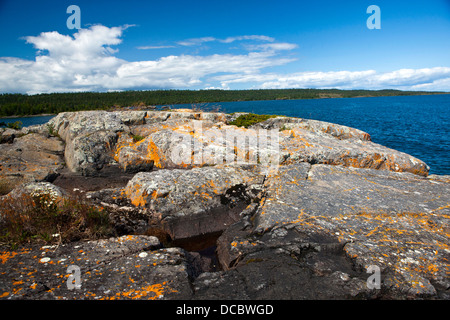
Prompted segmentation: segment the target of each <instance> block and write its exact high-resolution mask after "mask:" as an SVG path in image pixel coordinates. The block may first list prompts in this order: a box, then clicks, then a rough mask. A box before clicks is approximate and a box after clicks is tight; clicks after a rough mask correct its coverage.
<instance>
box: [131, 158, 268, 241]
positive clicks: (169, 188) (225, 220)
mask: <svg viewBox="0 0 450 320" xmlns="http://www.w3.org/2000/svg"><path fill="white" fill-rule="evenodd" d="M262 179H263V176H262V175H260V174H259V172H258V169H257V168H249V170H245V169H244V168H241V167H237V166H236V167H230V166H224V167H204V168H194V169H192V170H181V169H173V170H166V169H165V170H158V171H154V172H140V173H138V174H136V175H135V176H134V178H133V179H131V180H130V182H129V183H128V185H127V186H126V188H125V190H124V191H125V195H126V197H127V198H128V199H129V200H130V201H131V203H132V204H133V205H134V206H136V207H144V208H148V209H149V210H151V211H153V212H154V214H153V215H154V217H155V218H156V219H157V220H159V221H161V223H162V225H163V226H164V228H165V229H166V231H167V232H168V233H169V234H170V236H171V237H172V239H182V238H188V237H193V236H197V235H201V234H205V233H212V232H217V231H222V230H224V229H225V228H226V226H228V225H230V224H231V223H233V222H235V221H236V220H237V218H238V214H239V212H241V211H242V210H243V208H245V207H246V206H247V205H248V202H249V201H251V199H252V197H254V196H255V193H257V192H259V191H260V186H261V184H262Z"/></svg>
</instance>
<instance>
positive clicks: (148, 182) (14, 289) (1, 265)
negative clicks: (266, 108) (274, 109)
mask: <svg viewBox="0 0 450 320" xmlns="http://www.w3.org/2000/svg"><path fill="white" fill-rule="evenodd" d="M237 116H239V114H234V115H225V114H222V113H204V112H194V111H192V110H179V111H126V112H125V111H115V112H106V111H92V112H80V113H63V114H60V115H58V116H57V117H55V118H54V119H53V120H52V121H51V122H50V124H49V125H50V128H53V129H54V132H56V133H57V134H58V135H59V136H60V137H61V139H62V140H63V141H64V142H65V145H64V144H63V143H62V142H61V141H60V140H59V139H58V138H55V137H53V138H51V137H48V134H47V135H46V134H45V131H46V130H49V128H47V129H45V128H44V127H39V128H38V127H37V128H33V130H32V131H30V132H31V133H30V132H28V134H26V135H25V136H23V137H15V138H14V140H13V142H12V144H8V143H5V144H1V145H0V150H2V152H1V153H0V157H2V158H1V159H0V165H1V167H0V169H1V170H2V171H1V174H3V175H4V176H5V177H9V176H10V177H15V176H17V175H18V174H22V173H21V171H20V170H19V169H21V168H22V167H21V168H16V167H14V166H13V165H10V167H9V168H10V170H11V171H8V172H9V176H8V175H7V174H6V169H5V168H7V167H6V166H7V165H8V162H7V160H8V161H9V159H10V158H12V156H13V155H20V157H21V158H20V159H23V158H26V159H27V161H26V162H25V163H26V164H27V165H26V166H25V167H24V168H25V169H26V170H25V169H23V170H22V172H27V174H29V175H30V176H31V178H29V180H27V179H28V177H29V176H26V177H27V179H24V177H22V176H21V180H20V181H19V180H17V181H16V182H15V183H19V182H20V183H22V182H32V183H30V184H24V185H21V186H20V187H18V188H17V189H15V190H14V191H13V192H11V193H10V194H9V195H8V197H9V196H16V197H19V196H20V194H21V193H33V194H40V193H42V192H48V193H50V194H54V195H55V196H56V197H66V196H68V194H71V193H73V192H72V191H73V190H75V189H76V190H78V191H79V189H78V188H77V187H79V185H78V184H83V188H81V189H82V190H81V191H79V192H78V191H77V192H78V193H77V194H78V195H79V196H83V197H84V198H85V199H86V200H87V201H90V202H91V203H92V204H93V205H97V206H102V207H103V208H104V209H105V210H107V212H109V215H110V220H111V222H112V224H113V225H114V228H115V230H116V232H117V233H118V235H124V236H120V237H116V238H111V239H107V240H97V241H78V242H74V243H68V244H59V245H56V246H53V247H36V246H31V245H30V246H25V247H23V248H19V249H16V250H11V249H8V248H6V247H1V248H0V251H1V254H0V274H1V278H0V299H220V300H224V299H418V298H421V299H422V298H425V299H450V293H449V288H450V280H449V279H450V277H449V274H450V264H449V259H450V247H449V244H450V240H449V239H450V229H449V222H450V221H449V219H450V180H449V178H448V176H436V175H432V176H429V177H426V176H427V174H428V170H429V168H428V166H427V165H426V164H425V163H424V162H422V161H420V160H418V159H416V158H414V157H412V156H410V155H407V154H404V153H401V152H398V151H396V150H392V149H389V148H386V147H384V146H381V145H378V144H375V143H373V142H371V141H370V136H369V135H368V134H367V133H364V132H362V131H360V130H356V129H353V128H348V127H345V126H340V125H336V124H331V123H325V122H320V121H313V120H306V119H293V118H286V117H278V118H272V119H269V120H267V121H264V122H262V123H259V124H256V125H254V126H252V127H251V128H249V129H244V128H238V127H236V126H231V125H229V124H228V123H229V121H231V120H232V119H233V118H236V117H237ZM33 132H34V133H33ZM40 139H41V142H42V144H40V143H41V142H39V140H40ZM31 141H33V143H31ZM36 141H38V142H37V143H35V142H36ZM47 143H48V145H47ZM52 144H54V145H52ZM44 147H45V148H44ZM17 148H19V149H21V150H20V151H17ZM33 148H34V149H33ZM36 149H37V150H36ZM3 150H4V152H3ZM53 150H55V151H53ZM62 151H64V159H65V162H66V164H67V167H68V169H69V170H71V171H73V172H76V174H73V181H72V182H73V184H70V181H71V180H70V179H71V175H70V174H69V173H64V180H56V181H55V184H56V185H58V186H60V187H57V186H54V185H52V184H51V183H48V182H41V183H36V181H45V180H52V179H49V178H48V177H47V176H48V175H44V174H43V173H42V174H41V173H40V171H39V170H35V171H36V172H35V171H33V170H32V169H33V167H32V164H33V163H34V162H33V158H35V159H39V161H40V163H41V166H42V167H44V168H46V169H47V170H48V169H49V168H50V169H51V172H55V173H56V174H58V170H60V167H59V166H60V165H61V164H62V161H64V160H63V159H62ZM33 152H34V153H33ZM39 152H40V153H39ZM52 154H53V155H57V156H58V157H59V158H58V159H59V160H58V161H57V160H56V158H55V159H53V158H51V157H50V158H49V159H51V160H52V161H50V162H51V163H55V164H54V166H55V167H52V166H51V164H50V162H46V161H47V160H46V157H48V155H52ZM6 157H10V158H6ZM17 159H19V157H17ZM28 159H29V160H28ZM53 160H54V161H53ZM19 162H20V161H19V160H17V161H16V163H19ZM57 164H58V165H59V166H58V165H57ZM17 166H18V165H17ZM42 170H44V169H42ZM28 172H29V173H28ZM32 172H33V173H32ZM119 172H121V175H123V177H122V176H120V177H118V173H119ZM38 173H39V174H38ZM23 176H25V175H24V174H23ZM42 176H45V177H44V178H42ZM50 176H51V175H50ZM108 176H111V178H110V179H111V180H114V179H115V181H114V183H112V184H111V185H109V184H107V183H106V181H107V179H108ZM128 177H129V180H128ZM102 179H105V180H102ZM102 181H105V183H104V186H102ZM89 183H91V184H92V186H89ZM72 189H73V190H72ZM85 191H88V192H85ZM0 221H1V220H0ZM155 230H156V231H158V232H159V233H158V235H159V236H160V240H158V239H157V238H155V237H153V236H151V235H152V233H155V234H156V233H157V232H155ZM166 235H167V236H168V237H169V238H170V239H168V240H167V239H166V240H167V241H166V242H164V241H162V240H163V239H162V237H163V236H166ZM219 235H220V237H219ZM215 237H218V239H217V241H216V238H215ZM211 240H212V242H211ZM163 242H164V244H163ZM189 242H190V243H189ZM211 245H216V246H217V250H216V253H217V256H216V257H214V256H212V255H211V250H214V248H211ZM177 246H182V247H184V248H189V249H182V248H180V247H177ZM187 250H191V251H196V252H188V251H187ZM206 251H208V256H207V255H206V253H205V252H206ZM216 259H218V261H217V263H218V264H220V267H221V270H219V271H217V270H216V269H215V268H213V267H211V266H212V265H213V264H215V263H216ZM71 265H76V266H78V267H79V268H80V272H81V275H80V276H81V288H79V289H73V290H70V289H69V288H68V287H67V280H68V279H69V273H70V272H69V271H67V268H68V267H69V266H71ZM373 268H375V269H376V270H379V272H380V273H379V274H380V279H379V280H380V282H379V283H377V284H379V287H377V286H373V285H370V284H373V283H369V282H368V278H369V277H370V276H371V275H372V273H368V270H373Z"/></svg>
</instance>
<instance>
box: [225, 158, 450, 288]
mask: <svg viewBox="0 0 450 320" xmlns="http://www.w3.org/2000/svg"><path fill="white" fill-rule="evenodd" d="M265 190H266V197H265V198H263V199H262V200H261V204H260V206H259V208H257V210H256V213H255V214H254V216H253V217H252V220H253V230H252V231H251V232H249V231H247V234H245V233H242V231H239V232H236V233H235V234H234V236H233V232H231V230H232V229H230V232H231V234H230V232H228V231H227V232H226V233H225V234H227V239H226V241H225V242H224V243H229V244H228V246H226V245H225V247H226V248H223V247H221V248H220V250H222V251H225V252H226V255H225V256H226V257H227V259H226V261H228V263H229V264H232V263H234V262H233V261H237V259H238V258H239V257H240V258H241V259H242V253H244V252H253V251H255V250H256V251H258V250H261V248H264V247H265V246H266V245H267V241H268V240H267V239H272V238H273V237H276V235H277V234H284V233H286V232H287V230H289V229H290V228H293V229H294V230H296V232H298V233H299V234H302V235H307V237H309V238H310V239H315V238H317V237H320V235H327V236H332V237H335V238H336V239H337V240H338V241H337V242H338V243H340V244H341V245H342V250H343V252H345V255H346V256H347V257H349V258H351V259H352V261H353V263H354V265H355V266H356V267H357V268H360V269H361V270H367V269H368V268H369V267H370V266H377V267H379V268H380V270H381V271H382V273H383V272H384V275H385V276H386V277H385V278H384V279H383V283H382V288H384V289H386V290H391V291H390V292H391V293H392V292H395V293H394V294H393V295H394V296H396V295H397V296H396V297H399V296H416V297H417V296H425V297H430V296H436V295H438V296H439V295H443V294H444V295H445V292H446V290H447V288H448V287H450V280H449V279H450V278H449V277H448V274H449V272H450V265H449V262H448V261H449V259H450V248H449V231H450V229H449V222H450V221H449V219H450V215H449V213H450V185H449V184H448V183H446V182H441V181H436V180H431V179H427V178H423V177H420V176H416V175H412V174H407V173H394V172H390V171H382V170H369V169H357V168H345V167H341V166H328V165H313V166H311V165H309V164H306V163H304V164H297V165H289V166H284V167H280V170H279V172H278V173H277V174H276V175H273V176H270V177H268V178H267V179H266V189H265ZM250 235H252V236H250ZM319 242H320V241H319Z"/></svg>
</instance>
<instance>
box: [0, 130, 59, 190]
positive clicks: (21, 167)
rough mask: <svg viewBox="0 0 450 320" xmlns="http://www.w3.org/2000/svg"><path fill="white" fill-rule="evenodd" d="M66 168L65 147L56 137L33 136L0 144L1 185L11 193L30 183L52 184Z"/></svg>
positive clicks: (35, 134)
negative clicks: (62, 169)
mask: <svg viewBox="0 0 450 320" xmlns="http://www.w3.org/2000/svg"><path fill="white" fill-rule="evenodd" d="M63 164H64V144H63V143H62V141H61V140H60V139H58V138H55V137H48V136H46V135H43V134H37V133H30V134H27V135H24V136H21V137H18V138H15V139H14V141H13V142H12V143H11V144H0V181H1V182H0V183H1V184H2V186H3V188H5V189H6V190H9V191H11V190H12V189H13V188H14V187H16V186H19V185H21V184H22V183H27V182H39V181H50V182H51V181H53V180H55V178H56V177H57V175H58V170H59V169H61V168H62V167H63Z"/></svg>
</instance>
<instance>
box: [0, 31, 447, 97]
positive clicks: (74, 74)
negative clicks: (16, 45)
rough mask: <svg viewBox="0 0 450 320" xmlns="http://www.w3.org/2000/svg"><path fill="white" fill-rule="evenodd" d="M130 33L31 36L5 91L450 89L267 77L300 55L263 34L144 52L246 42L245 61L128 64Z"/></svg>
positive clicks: (2, 82) (419, 77) (430, 73)
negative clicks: (121, 50) (28, 52)
mask: <svg viewBox="0 0 450 320" xmlns="http://www.w3.org/2000/svg"><path fill="white" fill-rule="evenodd" d="M128 27H129V26H123V27H111V28H109V27H105V26H102V25H95V26H91V27H90V28H88V29H80V30H79V31H78V32H77V33H75V34H73V36H69V35H62V34H60V33H58V32H43V33H41V34H40V35H38V36H28V37H25V38H24V39H25V41H26V43H28V44H31V45H33V46H34V48H36V49H37V54H36V58H35V60H26V59H20V58H14V57H1V58H0V92H2V93H6V92H20V93H28V94H35V93H48V92H78V91H111V90H132V89H133V90H134V89H141V90H145V89H156V88H163V89H170V88H176V89H202V88H212V87H214V88H223V89H230V88H236V87H239V88H241V87H242V86H243V87H246V88H261V89H267V88H340V89H354V88H365V89H385V88H394V89H401V90H431V91H432V90H445V91H448V90H450V68H449V67H435V68H423V69H401V70H394V71H391V72H385V73H378V72H377V71H376V70H361V71H345V70H343V71H332V72H323V71H311V72H293V73H287V74H281V73H273V72H267V69H269V68H270V67H275V66H283V65H287V64H289V63H291V62H293V61H295V60H296V59H295V58H292V55H287V56H284V55H283V54H286V53H289V52H290V51H292V50H294V49H297V48H298V46H297V45H296V44H292V43H285V42H276V39H274V38H272V37H269V36H264V35H244V36H234V37H228V38H225V39H217V38H214V37H204V38H195V39H187V40H183V41H179V42H177V43H176V45H175V44H174V45H170V46H141V47H138V48H139V49H141V50H147V49H164V48H175V47H180V46H181V47H186V46H201V45H202V44H204V43H206V42H218V43H222V44H230V43H234V42H237V41H245V44H244V45H243V47H244V48H245V49H246V51H245V53H243V54H230V53H226V54H225V53H222V54H212V55H206V56H200V55H185V54H180V55H169V56H165V57H161V58H159V59H157V60H144V61H126V60H123V59H119V58H117V57H116V56H115V54H117V52H118V49H117V48H116V47H117V46H118V45H120V44H121V43H122V36H123V31H124V30H125V29H126V28H128Z"/></svg>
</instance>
